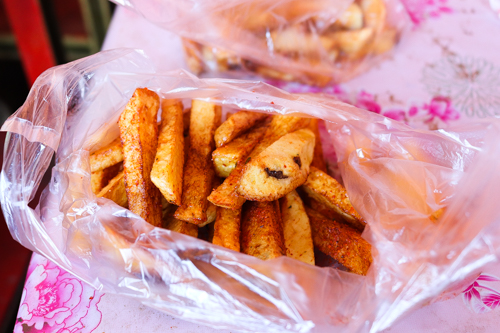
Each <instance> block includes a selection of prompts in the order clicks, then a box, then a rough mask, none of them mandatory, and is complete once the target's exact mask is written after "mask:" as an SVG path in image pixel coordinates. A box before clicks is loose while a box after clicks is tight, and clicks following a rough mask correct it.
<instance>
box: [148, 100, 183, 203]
mask: <svg viewBox="0 0 500 333" xmlns="http://www.w3.org/2000/svg"><path fill="white" fill-rule="evenodd" d="M183 131H184V126H183V109H182V103H181V102H173V101H169V100H164V101H163V102H162V114H161V126H160V134H159V136H158V149H157V150H156V157H155V161H154V164H153V169H152V170H151V181H152V182H153V183H154V184H155V185H156V187H158V188H159V189H160V191H161V193H162V194H163V196H164V197H165V199H167V201H168V202H170V203H172V204H175V205H177V206H179V205H180V204H181V198H182V173H183V167H184V136H183Z"/></svg>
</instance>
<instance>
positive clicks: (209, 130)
mask: <svg viewBox="0 0 500 333" xmlns="http://www.w3.org/2000/svg"><path fill="white" fill-rule="evenodd" d="M220 118H221V107H220V106H218V105H215V104H213V103H209V102H204V101H199V100H193V102H192V106H191V122H190V125H189V152H188V156H187V160H186V164H185V166H184V179H183V185H182V202H181V205H180V206H179V208H178V209H177V211H176V212H175V214H174V217H175V218H177V219H179V220H181V221H186V222H190V223H194V224H202V223H204V222H206V221H207V208H208V201H207V196H208V195H209V194H210V191H211V190H212V181H213V179H214V175H215V172H214V169H213V165H212V161H211V156H212V151H213V149H214V132H215V129H216V128H217V126H218V125H219V123H220Z"/></svg>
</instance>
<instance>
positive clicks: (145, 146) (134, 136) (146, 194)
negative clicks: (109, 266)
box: [118, 88, 161, 227]
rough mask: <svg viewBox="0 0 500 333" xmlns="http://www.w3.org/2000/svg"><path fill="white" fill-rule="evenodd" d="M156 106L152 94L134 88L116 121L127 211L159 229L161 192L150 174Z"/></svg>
mask: <svg viewBox="0 0 500 333" xmlns="http://www.w3.org/2000/svg"><path fill="white" fill-rule="evenodd" d="M159 106H160V98H159V97H158V95H157V94H156V93H155V92H153V91H151V90H148V89H145V88H138V89H136V90H135V92H134V95H133V96H132V98H131V99H130V101H129V102H128V104H127V106H126V107H125V110H124V111H123V112H122V114H121V116H120V119H119V121H118V125H119V127H120V138H121V142H122V146H123V157H124V158H123V172H124V175H125V188H126V190H127V199H128V206H129V209H130V210H131V211H132V212H133V213H135V214H137V215H139V216H140V217H142V218H143V219H144V220H146V222H149V223H151V224H152V225H153V226H155V227H159V226H161V193H160V190H158V188H157V187H156V186H155V185H154V184H153V183H152V182H151V177H150V174H151V169H152V167H153V163H154V160H155V155H156V147H157V144H158V124H157V122H156V116H157V113H158V109H159Z"/></svg>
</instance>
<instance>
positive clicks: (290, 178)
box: [238, 128, 315, 201]
mask: <svg viewBox="0 0 500 333" xmlns="http://www.w3.org/2000/svg"><path fill="white" fill-rule="evenodd" d="M314 141H315V137H314V133H313V132H312V131H311V130H310V129H307V128H304V129H300V130H298V131H295V132H293V133H289V134H286V135H284V136H283V137H281V138H280V139H279V140H277V141H276V142H274V143H273V144H272V145H270V146H269V147H267V148H266V149H265V150H264V151H263V152H261V153H260V154H259V155H258V156H257V157H255V158H253V159H252V160H250V161H249V162H248V163H247V164H246V165H245V169H244V170H243V174H242V175H241V178H240V183H239V187H238V194H239V195H241V196H242V197H244V198H245V199H247V200H254V201H273V200H277V199H279V198H281V197H283V196H285V195H286V194H287V193H288V192H290V191H292V190H294V189H296V188H297V187H299V186H300V185H302V184H303V183H304V182H305V181H306V179H307V175H308V174H309V166H310V164H311V160H312V157H313V153H314Z"/></svg>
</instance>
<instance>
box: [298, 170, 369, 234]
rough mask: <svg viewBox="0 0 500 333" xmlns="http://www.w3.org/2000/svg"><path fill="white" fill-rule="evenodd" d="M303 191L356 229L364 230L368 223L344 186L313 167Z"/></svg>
mask: <svg viewBox="0 0 500 333" xmlns="http://www.w3.org/2000/svg"><path fill="white" fill-rule="evenodd" d="M302 189H303V190H304V191H305V192H306V193H307V194H308V195H309V196H310V197H311V198H313V199H314V200H317V201H319V202H320V203H322V204H324V205H326V206H327V207H329V208H331V209H333V210H335V211H336V212H337V213H338V214H340V215H341V216H342V217H343V218H344V219H345V221H346V222H348V223H349V224H350V225H352V226H353V227H354V228H356V229H359V230H363V229H364V227H365V225H366V222H365V221H364V219H363V218H362V217H361V216H360V215H359V214H358V212H356V210H355V209H354V207H353V206H352V204H351V201H350V200H349V196H348V195H347V191H346V189H345V188H344V186H342V185H341V184H339V182H337V181H336V180H335V178H333V177H331V176H329V175H328V174H326V173H325V172H323V171H321V170H319V169H316V168H314V167H311V170H310V172H309V176H308V177H307V181H306V182H305V183H304V185H303V186H302Z"/></svg>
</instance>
